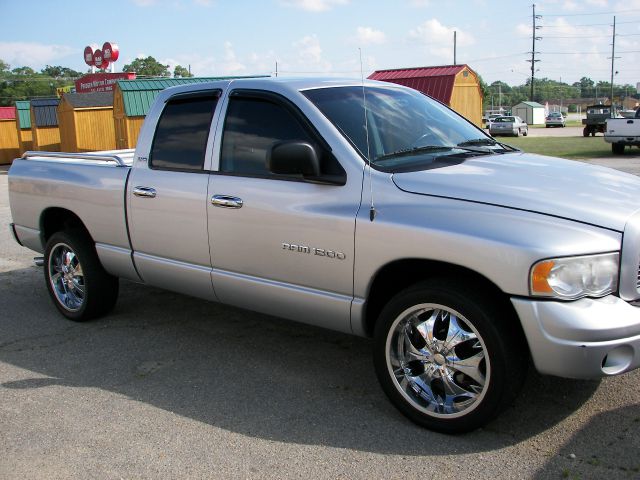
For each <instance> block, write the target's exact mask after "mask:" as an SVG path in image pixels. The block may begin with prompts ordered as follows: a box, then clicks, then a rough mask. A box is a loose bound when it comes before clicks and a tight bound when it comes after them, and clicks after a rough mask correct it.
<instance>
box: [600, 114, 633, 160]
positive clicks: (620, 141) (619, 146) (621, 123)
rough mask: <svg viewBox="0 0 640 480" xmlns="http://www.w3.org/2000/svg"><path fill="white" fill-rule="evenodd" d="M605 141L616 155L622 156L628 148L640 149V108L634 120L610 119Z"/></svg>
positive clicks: (605, 132)
mask: <svg viewBox="0 0 640 480" xmlns="http://www.w3.org/2000/svg"><path fill="white" fill-rule="evenodd" d="M604 141H605V142H608V143H610V144H611V150H612V151H613V153H615V154H616V155H622V154H623V153H624V147H626V146H629V147H632V146H636V147H640V108H638V110H636V114H635V117H634V118H608V119H607V124H606V127H605V131H604Z"/></svg>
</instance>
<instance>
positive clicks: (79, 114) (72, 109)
mask: <svg viewBox="0 0 640 480" xmlns="http://www.w3.org/2000/svg"><path fill="white" fill-rule="evenodd" d="M58 121H59V123H60V144H61V149H62V151H63V152H92V151H96V150H113V149H115V148H116V135H115V129H114V126H113V92H96V93H66V94H65V95H64V96H63V97H62V100H61V101H60V104H59V105H58Z"/></svg>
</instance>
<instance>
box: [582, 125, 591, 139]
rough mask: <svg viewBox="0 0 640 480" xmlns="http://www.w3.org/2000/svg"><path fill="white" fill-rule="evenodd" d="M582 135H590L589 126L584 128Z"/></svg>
mask: <svg viewBox="0 0 640 480" xmlns="http://www.w3.org/2000/svg"><path fill="white" fill-rule="evenodd" d="M582 136H583V137H588V136H589V128H587V127H584V128H583V129H582Z"/></svg>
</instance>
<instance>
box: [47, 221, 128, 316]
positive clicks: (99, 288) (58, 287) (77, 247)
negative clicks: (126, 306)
mask: <svg viewBox="0 0 640 480" xmlns="http://www.w3.org/2000/svg"><path fill="white" fill-rule="evenodd" d="M44 258H45V262H44V277H45V281H46V284H47V290H48V291H49V295H50V296H51V299H52V300H53V303H54V305H55V306H56V308H57V309H58V310H59V311H60V313H62V314H63V315H64V316H65V317H67V318H68V319H70V320H73V321H76V322H83V321H86V320H90V319H92V318H96V317H99V316H101V315H104V314H106V313H107V312H109V311H110V310H111V309H112V308H113V307H114V305H115V303H116V300H117V298H118V287H119V285H118V279H117V278H116V277H114V276H112V275H110V274H108V273H107V272H106V271H105V270H104V268H103V267H102V265H101V264H100V260H99V259H98V255H97V253H96V251H95V248H94V247H93V243H92V241H91V239H90V238H89V237H88V235H86V234H85V233H84V232H82V231H79V230H73V231H69V232H56V233H54V234H53V235H52V236H51V238H49V240H48V242H47V246H46V249H45V257H44Z"/></svg>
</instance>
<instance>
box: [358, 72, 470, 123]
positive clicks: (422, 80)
mask: <svg viewBox="0 0 640 480" xmlns="http://www.w3.org/2000/svg"><path fill="white" fill-rule="evenodd" d="M369 79H371V80H381V81H385V82H391V83H397V84H400V85H405V86H407V87H411V88H414V89H416V90H419V91H421V92H422V93H426V94H427V95H429V96H430V97H433V98H435V99H437V100H440V101H441V102H442V103H445V104H447V105H449V106H450V107H451V108H452V109H454V110H455V111H456V112H458V113H459V114H460V115H462V116H464V117H465V118H466V119H467V120H469V121H471V122H473V123H474V124H476V125H477V126H479V127H481V126H482V89H481V88H480V81H479V79H478V75H477V74H476V72H474V71H473V70H472V69H471V68H469V66H468V65H444V66H438V67H419V68H401V69H394V70H377V71H375V72H373V73H372V74H371V75H369Z"/></svg>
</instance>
